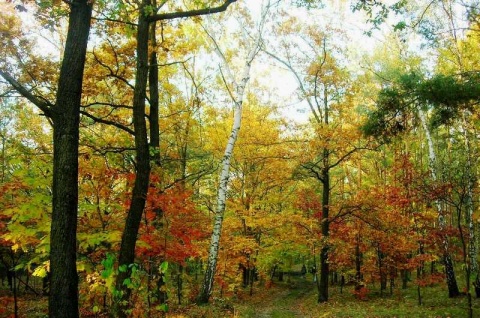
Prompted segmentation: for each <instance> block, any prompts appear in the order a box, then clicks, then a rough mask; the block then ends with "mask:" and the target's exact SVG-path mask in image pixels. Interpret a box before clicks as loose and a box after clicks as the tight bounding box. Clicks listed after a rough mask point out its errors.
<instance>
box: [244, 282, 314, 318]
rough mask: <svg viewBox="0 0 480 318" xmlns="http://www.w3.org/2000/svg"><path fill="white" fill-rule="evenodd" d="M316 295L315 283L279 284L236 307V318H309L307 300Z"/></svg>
mask: <svg viewBox="0 0 480 318" xmlns="http://www.w3.org/2000/svg"><path fill="white" fill-rule="evenodd" d="M314 295H315V283H313V282H312V281H311V280H308V279H298V280H297V279H296V280H295V281H293V282H291V283H289V284H287V283H282V284H280V283H278V284H276V285H274V286H273V287H271V288H270V289H269V290H268V292H265V291H264V292H263V295H254V296H253V297H252V298H251V299H245V301H244V302H243V303H241V304H239V305H238V306H236V317H242V318H248V317H252V318H253V317H258V318H269V317H282V318H290V317H292V318H293V317H302V318H304V317H309V314H308V312H309V310H308V308H304V304H305V298H307V297H308V298H311V297H314Z"/></svg>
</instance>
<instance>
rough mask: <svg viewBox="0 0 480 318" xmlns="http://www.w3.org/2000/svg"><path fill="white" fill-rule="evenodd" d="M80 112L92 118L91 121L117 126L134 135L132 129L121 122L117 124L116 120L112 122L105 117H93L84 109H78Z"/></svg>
mask: <svg viewBox="0 0 480 318" xmlns="http://www.w3.org/2000/svg"><path fill="white" fill-rule="evenodd" d="M80 114H82V115H84V116H85V117H88V118H90V119H92V120H93V121H95V122H97V123H101V124H105V125H111V126H114V127H117V128H118V129H121V130H123V131H125V132H127V133H129V134H131V135H134V134H135V132H134V131H133V129H130V128H128V127H126V126H124V125H122V124H119V123H117V122H114V121H112V120H107V119H103V118H98V117H95V116H93V115H91V114H89V113H87V112H86V111H84V110H81V111H80Z"/></svg>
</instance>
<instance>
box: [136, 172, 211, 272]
mask: <svg viewBox="0 0 480 318" xmlns="http://www.w3.org/2000/svg"><path fill="white" fill-rule="evenodd" d="M155 183H156V182H155V177H153V178H152V186H151V187H150V189H149V194H148V197H147V206H146V209H145V219H144V223H143V225H142V228H141V232H140V233H141V234H140V238H139V243H138V247H137V253H138V255H144V256H152V257H161V258H162V259H163V260H166V261H172V262H175V263H180V264H183V263H184V262H185V261H186V260H187V259H188V258H191V257H197V256H198V255H199V254H198V250H199V249H198V247H197V246H196V243H197V242H198V241H199V240H201V239H203V238H205V237H207V236H208V233H207V232H206V231H204V230H203V229H206V227H205V224H208V220H207V218H206V216H205V215H204V214H203V213H202V212H201V211H199V210H198V209H197V208H196V206H195V205H194V203H193V202H192V201H191V199H190V197H191V193H190V192H189V191H185V190H182V189H181V188H173V189H170V190H167V191H165V192H163V191H159V190H158V189H157V188H156V187H155V186H154V184H155Z"/></svg>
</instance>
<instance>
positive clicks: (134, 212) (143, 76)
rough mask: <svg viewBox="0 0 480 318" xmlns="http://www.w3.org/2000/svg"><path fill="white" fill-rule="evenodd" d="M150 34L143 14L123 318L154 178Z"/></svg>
mask: <svg viewBox="0 0 480 318" xmlns="http://www.w3.org/2000/svg"><path fill="white" fill-rule="evenodd" d="M148 4H149V1H148V0H144V1H143V4H142V8H144V7H145V6H146V5H148ZM140 12H143V10H140ZM148 36H149V23H148V21H147V19H146V16H145V15H143V14H140V15H139V19H138V26H137V70H136V74H135V89H134V96H133V124H134V130H135V136H134V137H135V151H136V171H135V172H136V175H135V183H134V186H133V191H132V199H131V203H130V207H129V210H128V214H127V219H126V221H125V228H124V230H123V234H122V242H121V245H120V251H119V256H118V266H119V267H120V266H125V265H126V267H127V268H128V270H125V271H119V273H118V275H117V278H116V281H115V288H116V290H118V291H120V297H119V299H116V301H115V307H114V315H115V317H121V318H126V317H127V313H126V309H128V307H129V303H128V301H129V298H130V293H131V289H130V288H129V286H127V285H125V284H124V281H125V280H126V279H127V278H128V277H130V274H131V269H130V267H129V265H131V264H133V263H134V261H135V246H136V242H137V236H138V230H139V227H140V222H141V219H142V214H143V210H144V208H145V202H146V197H147V192H148V183H149V178H150V153H149V145H148V136H147V125H146V120H145V99H146V88H147V80H148Z"/></svg>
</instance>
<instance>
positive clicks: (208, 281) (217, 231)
mask: <svg viewBox="0 0 480 318" xmlns="http://www.w3.org/2000/svg"><path fill="white" fill-rule="evenodd" d="M269 9H270V2H269V1H267V3H266V4H263V7H262V12H261V15H260V18H259V21H258V22H257V25H256V29H255V31H254V32H255V34H254V35H253V37H252V38H251V40H250V41H249V47H248V48H247V54H246V56H245V59H244V61H243V63H244V64H243V67H242V70H241V72H240V78H239V79H238V80H237V79H236V77H235V76H234V74H233V71H232V68H231V67H230V66H229V64H228V60H227V58H226V56H225V53H224V52H223V51H222V50H221V49H220V46H219V43H218V42H217V39H215V38H214V37H213V35H212V34H211V33H209V31H207V30H206V29H205V31H206V32H207V35H208V36H209V37H210V39H211V40H212V42H213V45H214V49H215V52H216V53H217V55H218V57H219V58H220V60H221V63H222V67H223V68H224V69H225V71H226V72H227V78H228V81H229V83H227V82H225V85H226V86H227V90H229V93H230V97H231V98H232V102H233V109H234V114H233V125H232V129H231V133H230V136H229V137H228V141H227V145H226V146H225V152H224V155H223V158H222V162H221V164H220V177H219V186H218V194H217V203H216V208H215V219H214V225H213V231H212V238H211V242H210V248H209V253H208V263H207V269H206V271H205V276H204V280H203V284H202V288H201V291H200V294H199V295H198V297H197V302H198V303H208V301H209V299H210V296H211V295H212V292H213V283H214V279H215V272H216V268H217V260H218V251H219V249H220V237H221V233H222V223H223V218H224V213H225V208H226V200H227V187H228V180H229V178H230V162H231V159H232V156H233V150H234V147H235V143H236V141H237V138H238V133H239V131H240V127H241V122H242V107H243V101H244V97H245V88H246V86H247V84H248V82H249V80H250V70H251V67H252V63H253V60H254V59H255V57H256V55H257V54H258V52H259V50H260V45H261V41H262V35H263V28H264V26H265V23H266V19H267V13H268V11H269ZM231 86H233V89H232V90H230V87H231Z"/></svg>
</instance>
